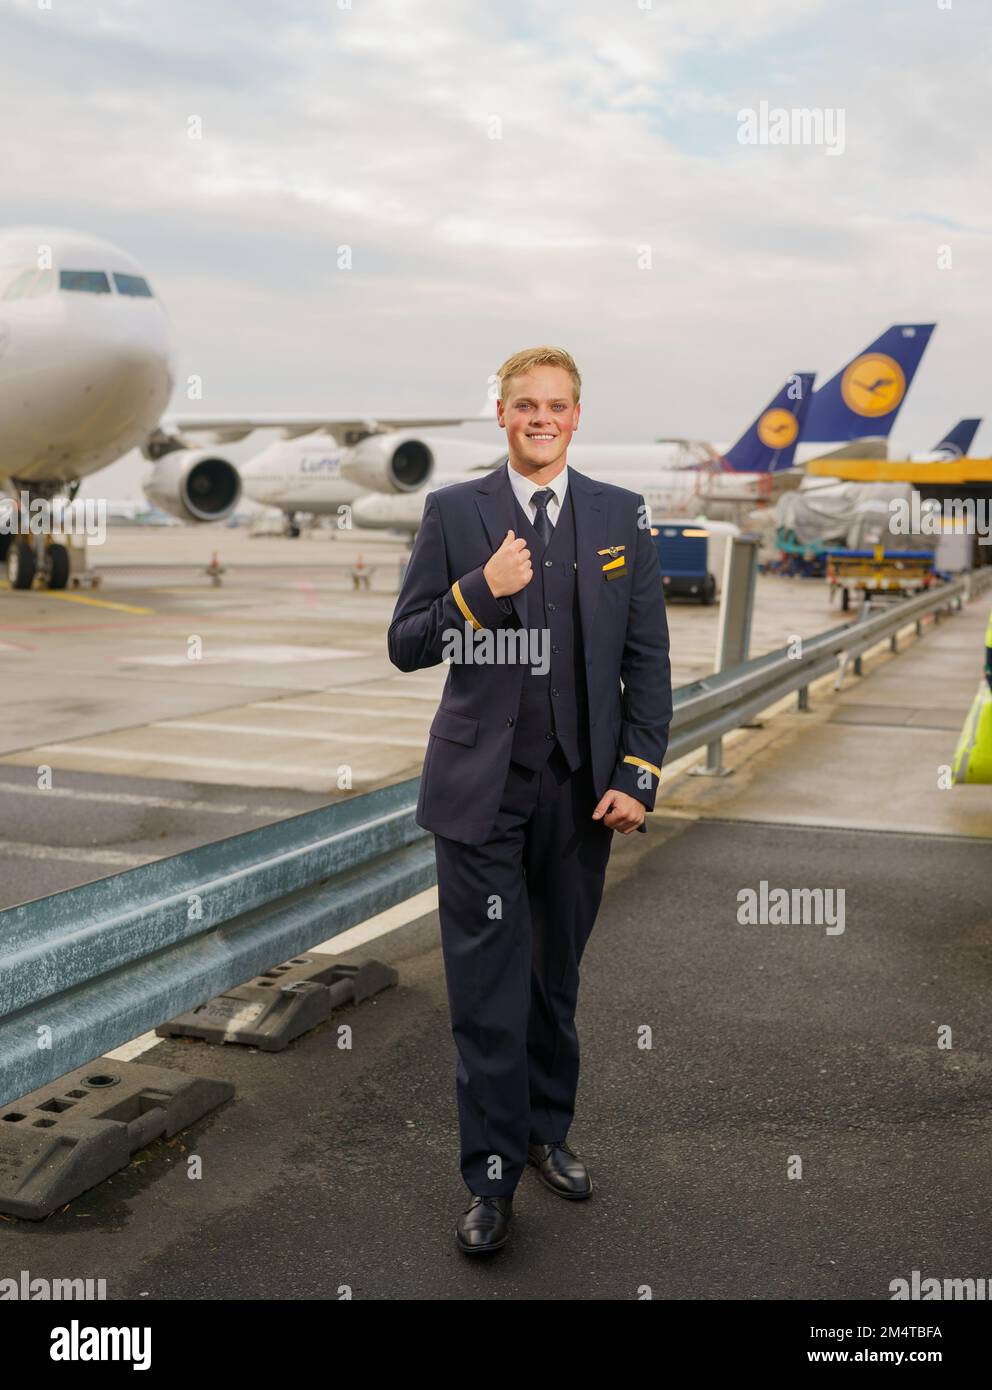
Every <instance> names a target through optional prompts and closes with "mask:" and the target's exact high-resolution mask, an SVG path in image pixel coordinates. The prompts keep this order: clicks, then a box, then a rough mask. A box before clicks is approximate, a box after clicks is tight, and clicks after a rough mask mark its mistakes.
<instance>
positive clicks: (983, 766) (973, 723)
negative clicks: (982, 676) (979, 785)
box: [953, 680, 992, 783]
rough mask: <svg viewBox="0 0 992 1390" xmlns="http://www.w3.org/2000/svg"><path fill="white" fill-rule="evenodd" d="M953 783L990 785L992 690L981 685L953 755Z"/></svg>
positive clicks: (991, 779)
mask: <svg viewBox="0 0 992 1390" xmlns="http://www.w3.org/2000/svg"><path fill="white" fill-rule="evenodd" d="M953 770H954V781H955V782H956V783H964V782H984V783H992V690H990V689H989V687H988V683H987V682H986V681H984V680H983V681H982V683H981V685H980V686H979V687H978V693H977V694H976V696H975V698H974V700H973V701H972V702H971V709H970V710H969V711H968V718H967V719H966V720H965V721H964V728H963V729H962V730H961V737H960V738H959V739H958V746H957V749H956V750H955V753H954V769H953Z"/></svg>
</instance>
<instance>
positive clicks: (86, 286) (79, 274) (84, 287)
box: [59, 270, 110, 294]
mask: <svg viewBox="0 0 992 1390" xmlns="http://www.w3.org/2000/svg"><path fill="white" fill-rule="evenodd" d="M59 288H60V289H63V290H77V291H81V292H82V293H83V294H109V293H110V281H109V280H108V279H107V276H106V274H105V273H104V272H103V271H102V270H60V271H59Z"/></svg>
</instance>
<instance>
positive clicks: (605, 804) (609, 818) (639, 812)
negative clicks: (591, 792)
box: [592, 790, 645, 835]
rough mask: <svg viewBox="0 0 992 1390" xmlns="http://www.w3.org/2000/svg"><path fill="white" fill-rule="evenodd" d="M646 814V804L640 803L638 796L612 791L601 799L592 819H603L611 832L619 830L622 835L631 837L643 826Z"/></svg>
mask: <svg viewBox="0 0 992 1390" xmlns="http://www.w3.org/2000/svg"><path fill="white" fill-rule="evenodd" d="M644 813H645V806H644V802H643V801H638V799H637V797H636V796H628V795H627V793H626V792H618V791H613V790H610V791H608V792H607V793H606V794H605V795H604V796H603V797H602V798H601V800H600V803H599V805H598V806H597V807H596V809H595V811H593V813H592V818H593V820H600V819H601V820H602V822H603V824H604V825H608V826H609V827H610V829H611V830H619V831H620V832H621V834H623V835H629V834H630V833H631V832H632V831H634V830H636V829H637V827H638V826H639V825H640V824H641V822H642V821H643V819H644Z"/></svg>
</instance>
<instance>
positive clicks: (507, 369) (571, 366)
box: [496, 347, 582, 404]
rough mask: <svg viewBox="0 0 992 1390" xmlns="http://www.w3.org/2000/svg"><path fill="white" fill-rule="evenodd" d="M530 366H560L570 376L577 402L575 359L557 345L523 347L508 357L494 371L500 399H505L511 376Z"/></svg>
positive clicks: (578, 383)
mask: <svg viewBox="0 0 992 1390" xmlns="http://www.w3.org/2000/svg"><path fill="white" fill-rule="evenodd" d="M532 367H562V368H563V369H564V370H565V371H566V372H568V374H569V376H570V377H571V378H572V390H573V391H574V393H575V402H576V404H578V401H579V392H580V391H581V389H582V378H581V377H580V376H579V369H578V367H577V366H576V365H575V359H574V358H573V357H572V355H571V353H569V352H566V351H565V349H564V348H558V347H536V348H524V350H523V352H515V353H514V354H513V356H512V357H508V358H507V359H506V361H505V362H504V363H503V365H502V367H500V369H499V371H498V372H497V373H496V376H497V378H498V380H499V397H500V400H502V401H505V400H506V393H507V390H508V389H509V385H510V380H511V378H512V377H515V376H523V375H524V373H525V372H529V371H530V369H531V368H532Z"/></svg>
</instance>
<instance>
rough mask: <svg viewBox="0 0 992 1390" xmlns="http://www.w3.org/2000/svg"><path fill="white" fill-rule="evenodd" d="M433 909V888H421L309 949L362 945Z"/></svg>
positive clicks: (333, 952) (331, 949) (339, 949)
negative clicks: (412, 895) (420, 891)
mask: <svg viewBox="0 0 992 1390" xmlns="http://www.w3.org/2000/svg"><path fill="white" fill-rule="evenodd" d="M436 911H437V888H436V887H435V888H425V889H424V891H423V892H422V893H417V894H415V896H414V897H412V898H407V900H406V902H402V903H397V904H396V905H395V906H394V907H387V908H386V911H385V912H379V913H377V914H376V915H375V916H374V917H370V918H369V919H368V921H367V922H359V923H358V925H357V926H355V927H349V928H348V930H347V931H343V932H341V934H340V935H339V936H332V937H331V939H330V941H324V942H322V943H321V944H320V945H319V946H314V947H312V948H311V949H312V950H314V951H327V952H328V953H329V954H331V955H340V954H341V952H342V951H352V950H354V949H355V947H356V946H364V945H365V943H366V942H367V941H374V940H375V939H376V937H378V936H388V934H389V933H390V932H394V931H397V930H398V929H399V928H400V927H405V926H406V924H407V922H415V921H416V920H417V918H418V917H423V916H425V915H426V914H427V913H428V912H436Z"/></svg>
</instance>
